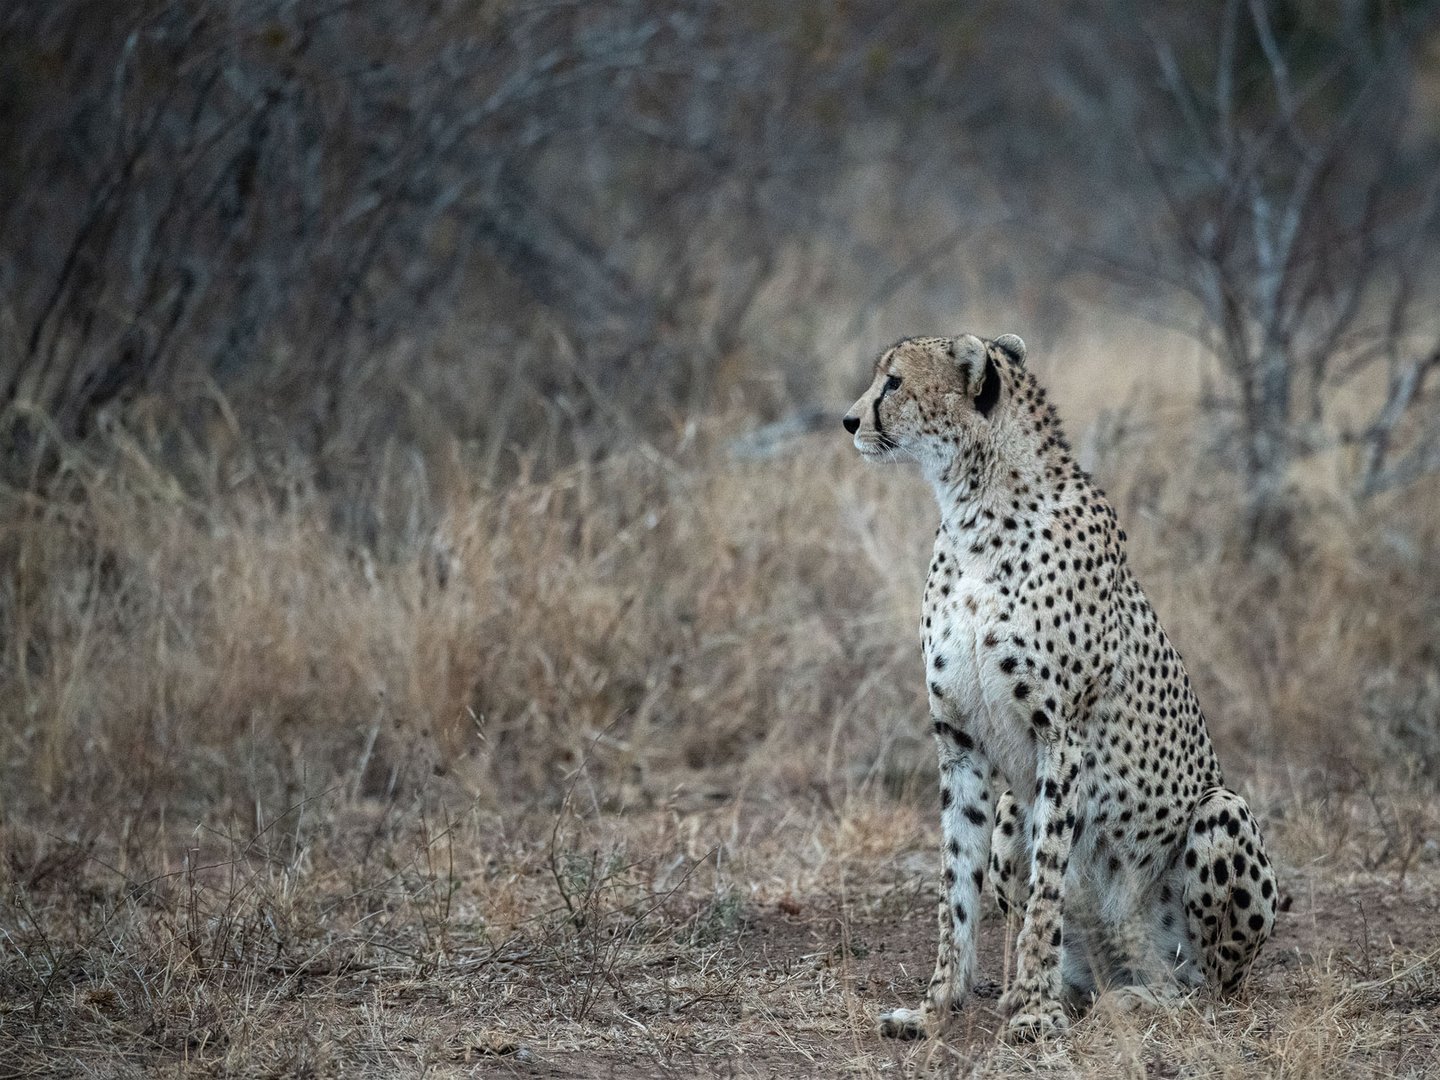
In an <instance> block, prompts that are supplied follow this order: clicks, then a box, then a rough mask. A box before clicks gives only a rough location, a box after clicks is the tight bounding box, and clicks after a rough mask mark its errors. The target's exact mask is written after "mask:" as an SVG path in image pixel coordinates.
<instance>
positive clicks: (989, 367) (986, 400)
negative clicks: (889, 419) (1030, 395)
mask: <svg viewBox="0 0 1440 1080" xmlns="http://www.w3.org/2000/svg"><path fill="white" fill-rule="evenodd" d="M999 400H1000V369H999V368H997V367H996V366H995V361H994V360H993V359H991V358H990V357H989V356H986V357H985V382H984V383H982V384H981V386H980V393H979V394H977V395H976V397H975V408H976V409H977V410H978V411H979V413H980V415H981V416H989V415H990V410H992V409H993V408H995V403H996V402H997V401H999ZM876 415H877V416H878V415H879V413H878V412H877V413H876Z"/></svg>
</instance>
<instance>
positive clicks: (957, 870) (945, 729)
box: [880, 720, 995, 1039]
mask: <svg viewBox="0 0 1440 1080" xmlns="http://www.w3.org/2000/svg"><path fill="white" fill-rule="evenodd" d="M935 744H936V746H937V748H938V750H939V754H940V831H941V834H942V857H941V864H942V865H943V867H944V870H943V884H942V886H941V889H940V909H939V922H940V947H939V953H938V955H937V957H936V959H935V974H934V975H932V976H931V978H930V985H929V987H928V988H927V989H926V991H925V1002H924V1004H923V1005H922V1006H921V1007H920V1008H919V1009H894V1010H892V1011H890V1012H887V1013H885V1014H883V1015H882V1016H881V1017H880V1033H881V1034H882V1035H886V1036H888V1037H890V1038H897V1039H917V1038H920V1037H922V1036H925V1035H935V1034H937V1033H938V1032H939V1031H940V1028H941V1026H942V1025H943V1024H944V1022H945V1018H946V1017H947V1016H948V1015H949V1012H950V1009H951V1007H952V1006H954V1005H957V1004H958V1003H959V1002H960V1001H961V999H963V998H964V996H965V994H966V993H967V992H968V991H969V989H970V984H971V982H972V981H973V980H974V977H975V935H976V929H977V925H978V923H979V921H980V890H981V888H982V887H983V886H984V884H985V864H986V862H987V861H988V860H989V858H990V834H991V831H992V829H993V828H994V823H995V817H994V813H995V811H994V804H993V802H992V792H991V789H990V763H989V761H988V760H987V759H986V757H985V755H984V753H983V752H982V751H981V750H980V749H979V748H978V747H976V746H975V744H974V742H973V741H972V740H971V739H970V737H969V736H968V735H966V734H965V732H964V731H962V730H961V729H960V728H959V727H957V726H955V725H954V724H951V723H948V722H947V721H944V720H936V721H935Z"/></svg>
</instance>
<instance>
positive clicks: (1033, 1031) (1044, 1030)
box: [1001, 995, 1070, 1042]
mask: <svg viewBox="0 0 1440 1080" xmlns="http://www.w3.org/2000/svg"><path fill="white" fill-rule="evenodd" d="M1007 996H1008V995H1007ZM1001 1011H1002V1012H1005V1013H1008V1014H1009V1016H1010V1022H1009V1024H1008V1025H1007V1026H1006V1031H1005V1037H1006V1038H1007V1039H1009V1040H1010V1041H1011V1042H1038V1041H1041V1040H1045V1039H1058V1038H1060V1037H1061V1036H1062V1035H1064V1034H1065V1033H1066V1032H1067V1031H1069V1030H1070V1018H1069V1017H1068V1016H1066V1015H1065V1010H1064V1008H1063V1007H1062V1006H1061V1005H1060V1003H1059V1002H1058V1001H1026V1002H1016V1001H1014V1000H1011V1001H1008V1002H1007V1001H1005V1000H1003V999H1002V1001H1001Z"/></svg>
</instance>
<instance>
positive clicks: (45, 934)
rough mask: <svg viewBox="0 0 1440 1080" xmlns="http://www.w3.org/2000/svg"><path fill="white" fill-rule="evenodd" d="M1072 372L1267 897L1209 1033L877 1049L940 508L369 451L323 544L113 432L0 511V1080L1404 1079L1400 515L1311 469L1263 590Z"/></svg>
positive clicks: (913, 951)
mask: <svg viewBox="0 0 1440 1080" xmlns="http://www.w3.org/2000/svg"><path fill="white" fill-rule="evenodd" d="M1085 370H1086V369H1084V368H1081V369H1080V370H1078V371H1075V372H1065V373H1063V374H1061V375H1059V376H1057V378H1056V379H1054V380H1052V381H1053V382H1055V383H1056V384H1057V390H1059V392H1060V397H1061V400H1062V404H1063V403H1065V402H1067V401H1068V402H1069V403H1070V404H1071V406H1072V408H1071V409H1070V410H1068V411H1069V413H1070V415H1071V418H1072V425H1071V426H1072V429H1073V430H1074V431H1075V433H1076V434H1077V435H1081V436H1082V437H1081V438H1080V439H1079V441H1080V442H1081V443H1082V445H1084V446H1085V447H1086V452H1087V454H1089V455H1090V456H1091V457H1092V459H1093V463H1094V466H1095V469H1096V471H1097V473H1098V475H1099V476H1100V478H1101V480H1102V482H1104V483H1105V484H1106V486H1107V487H1108V488H1109V489H1110V492H1111V495H1112V498H1113V499H1114V501H1115V502H1116V504H1117V506H1118V508H1119V509H1120V511H1121V515H1122V518H1123V519H1124V520H1125V522H1126V524H1127V527H1128V529H1129V532H1130V535H1131V541H1132V544H1131V547H1132V558H1133V560H1134V562H1135V563H1136V565H1137V567H1138V570H1139V573H1140V576H1141V578H1142V580H1143V581H1145V582H1146V584H1147V586H1148V588H1149V590H1150V592H1151V595H1152V598H1153V599H1154V600H1155V602H1156V604H1157V607H1158V608H1159V610H1160V612H1161V614H1162V617H1163V618H1164V619H1165V622H1166V625H1167V627H1168V628H1169V629H1170V631H1171V632H1172V634H1173V636H1174V637H1175V638H1176V639H1177V640H1178V642H1179V644H1180V645H1181V647H1182V650H1183V651H1184V652H1185V654H1186V656H1187V658H1188V659H1189V662H1190V666H1191V671H1192V675H1193V677H1194V679H1195V681H1196V683H1197V685H1198V687H1199V691H1200V696H1201V699H1202V701H1203V702H1204V703H1205V704H1206V705H1207V707H1208V710H1209V712H1210V714H1211V726H1212V730H1213V732H1214V734H1215V736H1216V739H1217V742H1218V743H1219V744H1220V749H1221V755H1222V758H1223V759H1224V760H1225V761H1226V763H1227V765H1228V767H1229V771H1230V772H1231V773H1232V775H1234V777H1235V778H1236V780H1237V781H1238V782H1239V784H1240V785H1241V786H1242V787H1243V788H1244V789H1245V790H1246V791H1247V792H1248V793H1250V794H1251V795H1252V796H1253V798H1252V801H1253V802H1254V803H1255V804H1256V806H1257V808H1258V809H1259V811H1260V812H1261V814H1262V816H1263V817H1264V818H1265V820H1266V821H1267V822H1268V825H1267V828H1268V830H1269V833H1270V835H1271V837H1272V844H1273V845H1274V846H1275V847H1276V848H1277V849H1278V853H1279V856H1280V861H1281V864H1282V867H1283V868H1284V871H1285V881H1284V885H1285V889H1286V892H1287V894H1288V895H1289V897H1290V899H1291V907H1290V911H1289V913H1288V915H1287V916H1286V917H1285V918H1284V919H1283V921H1282V924H1281V931H1280V937H1279V939H1278V940H1277V941H1276V943H1275V946H1274V948H1272V949H1270V950H1269V952H1268V953H1267V954H1266V960H1265V963H1264V965H1263V967H1262V970H1261V971H1260V972H1259V973H1258V976H1257V981H1256V990H1255V992H1253V993H1252V994H1251V995H1250V996H1249V997H1247V998H1244V999H1242V1000H1241V1001H1239V1002H1233V1003H1224V1004H1216V1003H1213V1002H1208V1001H1204V1000H1197V1001H1195V1002H1194V1003H1193V1004H1191V1005H1188V1006H1187V1007H1185V1008H1183V1009H1181V1010H1179V1011H1177V1012H1176V1013H1174V1014H1170V1015H1164V1016H1160V1017H1134V1016H1126V1017H1097V1018H1096V1019H1095V1020H1093V1021H1088V1022H1086V1023H1084V1024H1083V1025H1081V1026H1080V1027H1079V1028H1078V1029H1077V1031H1076V1033H1075V1034H1074V1036H1073V1037H1072V1038H1071V1039H1069V1040H1067V1041H1066V1042H1065V1043H1064V1044H1062V1045H1059V1046H1053V1047H1044V1048H1029V1049H1014V1048H1009V1047H1006V1046H1004V1045H1001V1044H999V1043H997V1042H996V1040H995V1039H994V1037H993V1032H994V1028H995V1024H994V1019H993V1016H992V1015H991V1014H990V1012H989V1011H988V1006H989V1005H991V1004H993V999H990V998H984V997H982V998H981V999H980V1000H979V1002H978V1004H977V1007H976V1008H974V1009H972V1010H970V1011H969V1012H968V1013H966V1014H965V1016H963V1017H962V1018H961V1019H960V1020H959V1021H957V1024H956V1029H955V1032H954V1035H953V1037H952V1038H951V1039H948V1040H947V1041H946V1042H945V1043H944V1044H943V1045H941V1044H936V1045H931V1046H895V1045H889V1044H885V1043H881V1042H880V1041H878V1040H877V1039H876V1038H875V1037H873V1035H872V1034H871V1031H870V1017H871V1016H872V1015H873V1013H874V1012H875V1011H876V1010H877V1009H878V1008H880V1007H885V1006H889V1005H892V1004H895V1003H898V1002H903V1001H908V1000H910V999H911V998H913V997H915V996H916V995H917V994H918V992H919V990H920V988H921V985H922V982H923V980H924V978H925V977H927V976H928V966H929V963H930V950H931V948H932V946H931V943H930V938H931V934H932V932H933V931H932V924H933V918H932V915H931V892H930V889H931V882H930V878H931V876H932V874H931V871H932V863H933V858H932V856H931V849H932V847H933V845H934V842H935V832H936V823H935V822H934V821H933V820H932V819H933V813H932V810H931V805H932V799H931V788H932V781H931V777H930V770H931V768H932V765H931V762H930V754H931V750H930V747H929V743H928V736H927V735H926V732H925V725H924V723H923V710H924V703H923V695H922V694H921V692H920V691H921V680H920V673H919V670H918V652H917V649H916V647H915V642H914V630H913V622H914V607H915V603H916V597H917V594H918V591H919V585H920V580H921V576H922V574H923V568H924V565H925V552H926V550H927V548H928V544H929V536H930V530H931V528H932V527H933V524H932V523H933V511H932V510H931V508H930V502H929V495H928V493H927V492H926V491H925V490H923V488H922V487H921V486H920V482H919V481H918V479H916V478H915V477H914V476H912V475H909V474H908V473H905V472H902V471H884V470H875V469H865V468H863V467H862V466H861V465H860V463H859V462H857V461H855V460H854V459H853V457H852V455H851V454H850V453H849V452H848V449H847V448H846V447H845V446H844V445H843V443H842V440H840V439H839V438H834V439H832V438H828V437H824V436H815V437H812V438H810V439H807V440H802V441H799V442H797V443H795V444H793V445H792V446H791V447H789V448H788V449H787V450H786V451H785V452H784V453H781V454H779V455H777V456H775V457H772V458H768V459H764V460H759V461H738V460H733V459H731V458H730V457H729V456H728V455H727V453H726V452H725V441H726V439H727V438H728V437H729V436H730V435H731V434H733V432H734V425H733V424H732V423H727V422H722V421H719V420H716V421H712V422H706V423H698V422H697V423H696V424H695V425H692V427H691V428H689V429H687V430H685V431H682V432H679V433H677V435H676V437H675V438H674V439H673V440H672V441H670V442H669V443H668V444H667V445H666V446H665V447H664V448H663V449H657V448H655V447H648V446H647V447H642V448H637V449H636V450H634V451H633V452H632V453H629V454H626V455H624V456H619V457H611V458H607V459H605V460H603V461H600V462H598V463H589V464H583V465H576V466H572V467H570V468H567V469H564V470H561V471H559V472H556V473H553V474H550V475H548V476H545V477H543V478H529V477H527V476H526V475H524V470H523V468H522V476H521V478H520V479H519V480H517V481H516V482H514V483H513V484H507V485H506V486H505V487H503V488H501V489H485V488H482V487H480V486H477V485H476V483H475V482H473V481H472V480H471V479H470V476H471V475H472V474H474V472H475V470H474V469H473V468H472V465H473V461H472V460H471V458H470V457H469V456H468V455H467V452H466V451H465V450H464V449H463V448H459V447H449V448H447V447H441V448H439V449H436V450H435V451H434V452H433V453H430V454H429V455H428V456H426V457H424V458H423V459H421V460H419V461H411V460H408V459H402V458H401V457H399V456H398V455H397V457H396V458H395V459H394V460H391V459H389V458H387V459H385V461H384V462H383V463H382V465H381V466H380V467H379V468H378V477H379V479H377V481H376V486H375V489H374V494H373V498H372V500H371V502H370V503H369V505H368V506H367V508H366V509H367V515H368V516H367V517H366V521H367V522H368V524H367V525H366V527H365V528H363V529H356V528H350V527H337V524H336V522H337V520H344V521H346V522H350V521H354V520H356V516H355V515H354V514H353V513H348V512H339V511H337V508H336V506H335V504H334V501H333V500H332V499H329V498H326V497H323V496H322V495H321V494H319V493H317V492H316V491H314V490H313V489H312V488H310V487H309V486H307V485H305V484H288V485H278V484H276V483H275V482H274V480H273V478H274V475H275V472H274V470H273V469H268V468H262V467H261V466H260V464H259V463H258V462H257V461H256V460H255V457H254V455H247V454H246V453H243V452H239V451H236V452H233V453H231V454H230V455H229V456H227V457H223V458H221V457H216V456H213V455H212V456H208V457H207V456H205V455H199V456H197V457H196V458H195V460H194V461H190V462H188V463H187V464H185V465H184V466H183V467H181V466H176V465H174V464H170V465H162V464H161V462H162V461H170V462H173V461H174V460H175V455H174V454H167V455H163V456H162V455H161V454H160V453H159V452H158V451H157V450H155V449H154V448H153V447H151V446H149V445H148V444H145V443H140V442H134V441H123V440H120V439H119V438H117V439H116V440H115V441H114V443H113V445H112V446H110V447H108V448H107V450H106V452H105V453H104V455H103V457H94V458H85V457H81V456H79V454H78V452H77V454H76V456H75V457H74V458H73V460H72V461H71V463H70V466H69V471H68V473H67V477H68V479H67V482H66V484H65V485H63V486H61V487H60V488H58V489H57V490H56V492H55V493H54V494H53V495H52V496H50V497H49V498H48V499H46V500H40V499H38V498H36V497H34V496H31V495H19V494H14V493H11V494H9V495H6V496H5V499H6V505H5V508H4V511H3V515H0V520H3V522H4V525H3V526H0V564H3V567H4V577H3V579H0V640H3V648H4V655H3V659H0V679H3V683H4V694H3V696H0V716H3V722H0V768H3V783H4V796H5V797H4V810H3V812H4V818H3V821H0V856H3V862H0V865H3V867H4V870H3V873H4V874H5V889H4V894H3V905H0V1063H3V1064H0V1074H3V1075H17V1076H19V1075H39V1074H46V1075H54V1074H56V1073H69V1074H74V1075H155V1074H157V1073H158V1074H164V1073H187V1074H188V1073H196V1074H216V1075H220V1074H224V1075H277V1076H278V1075H317V1076H321V1075H324V1076H329V1075H336V1076H338V1075H347V1076H348V1075H357V1074H364V1073H374V1074H390V1073H396V1072H399V1073H414V1074H421V1073H424V1074H427V1075H450V1074H452V1073H453V1074H460V1073H467V1074H468V1073H471V1072H474V1071H475V1070H476V1069H477V1068H478V1069H479V1070H480V1071H482V1072H485V1071H490V1070H494V1071H506V1070H510V1071H514V1072H515V1073H517V1074H521V1075H549V1076H570V1075H634V1074H640V1075H650V1074H665V1073H672V1072H673V1073H678V1074H682V1075H684V1074H694V1073H718V1074H725V1075H757V1076H764V1075H776V1076H788V1075H796V1074H811V1073H813V1074H820V1075H835V1074H837V1073H855V1074H859V1075H868V1074H872V1073H886V1074H896V1075H898V1074H904V1073H906V1072H907V1071H909V1070H912V1069H914V1068H918V1067H921V1066H922V1065H925V1064H927V1063H928V1064H930V1065H933V1066H935V1067H936V1068H938V1069H942V1070H948V1071H951V1072H954V1073H956V1074H964V1075H976V1076H991V1075H1015V1074H1020V1073H1029V1072H1039V1073H1043V1074H1046V1075H1057V1076H1117V1075H1135V1076H1167V1077H1168V1076H1182V1075H1183V1076H1211V1075H1215V1076H1250V1075H1266V1076H1294V1077H1306V1076H1316V1075H1362V1076H1368V1075H1386V1076H1422V1075H1427V1073H1431V1072H1433V1071H1434V1069H1435V1068H1436V1066H1435V1062H1436V1060H1437V1055H1440V967H1437V957H1436V952H1435V950H1436V948H1437V945H1440V940H1437V936H1436V933H1435V926H1436V925H1440V840H1437V838H1440V814H1437V811H1436V809H1435V805H1434V802H1433V798H1432V796H1433V792H1434V777H1435V775H1436V769H1437V763H1440V718H1437V710H1440V678H1437V676H1436V670H1437V659H1440V658H1437V656H1436V648H1437V646H1436V644H1435V636H1434V627H1435V625H1436V621H1437V616H1440V582H1437V580H1436V579H1435V577H1434V574H1433V567H1434V566H1435V565H1437V560H1440V515H1437V513H1436V502H1437V499H1436V489H1435V488H1434V487H1433V486H1432V487H1430V488H1427V489H1425V490H1422V491H1415V492H1411V493H1410V494H1409V495H1408V496H1407V497H1406V498H1404V499H1403V500H1397V501H1395V502H1393V503H1387V504H1382V505H1377V506H1374V507H1373V508H1372V512H1371V513H1369V514H1367V515H1364V516H1362V515H1357V514H1355V513H1354V512H1353V511H1350V510H1347V509H1345V508H1344V507H1343V505H1342V504H1340V503H1338V502H1331V501H1329V500H1327V498H1326V496H1325V493H1326V491H1327V490H1333V485H1331V486H1329V487H1327V484H1326V482H1325V481H1324V479H1323V476H1322V477H1321V478H1320V479H1317V481H1316V483H1315V491H1314V499H1313V502H1314V504H1315V509H1314V513H1313V515H1312V518H1311V520H1310V523H1309V526H1308V531H1307V532H1306V534H1305V543H1306V545H1307V552H1306V556H1305V558H1304V560H1303V561H1302V562H1300V563H1299V564H1298V565H1284V564H1279V563H1274V562H1272V561H1269V560H1266V559H1264V558H1258V559H1255V558H1247V555H1248V554H1250V553H1247V552H1245V551H1243V550H1242V547H1241V541H1240V539H1239V537H1240V533H1239V531H1238V529H1237V526H1236V513H1235V509H1234V508H1235V505H1236V502H1237V500H1236V499H1235V494H1236V493H1235V492H1234V491H1233V489H1232V488H1231V486H1230V481H1229V480H1228V479H1227V474H1226V473H1225V472H1224V471H1223V470H1222V469H1220V468H1218V467H1217V465H1216V462H1215V460H1214V459H1213V458H1212V457H1211V456H1209V455H1208V454H1207V453H1206V452H1205V451H1204V449H1203V448H1204V442H1203V440H1202V439H1200V438H1199V437H1198V434H1197V433H1196V432H1195V431H1194V430H1193V428H1194V418H1193V416H1192V415H1191V414H1190V412H1189V411H1188V410H1186V409H1184V408H1182V407H1180V406H1177V405H1176V404H1175V403H1174V402H1173V401H1172V400H1168V399H1165V398H1163V397H1159V396H1156V395H1155V394H1153V393H1147V394H1144V395H1142V396H1140V397H1138V398H1135V399H1134V401H1135V404H1134V407H1133V408H1132V409H1131V410H1130V411H1129V413H1128V417H1127V416H1125V415H1118V416H1117V414H1116V413H1115V411H1114V410H1113V408H1112V410H1111V411H1110V412H1109V413H1108V414H1106V415H1104V416H1102V415H1100V413H1099V405H1100V404H1101V403H1105V404H1112V405H1113V403H1114V402H1116V401H1122V400H1127V395H1126V394H1125V393H1124V392H1121V391H1119V390H1118V389H1117V388H1116V387H1113V386H1112V387H1110V388H1109V392H1107V393H1100V394H1095V395H1094V396H1093V397H1091V396H1087V395H1090V394H1094V380H1090V381H1088V382H1087V380H1086V376H1085ZM1088 370H1090V371H1092V372H1093V370H1094V369H1093V368H1090V369H1088ZM1082 390H1083V391H1085V392H1082ZM257 477H266V478H267V479H266V481H265V482H264V483H262V482H261V481H260V480H259V479H257ZM344 509H345V508H341V510H342V511H343V510H344ZM1005 936H1006V935H1005V928H1004V927H1003V926H1001V925H1000V924H999V923H992V924H991V925H989V926H987V927H986V938H987V951H986V952H985V954H984V961H983V964H984V968H983V975H984V976H985V977H986V978H987V979H989V980H992V981H994V982H998V981H1001V980H1003V977H1004V959H1005V952H1004V948H1003V946H1004V941H1005ZM987 989H988V991H990V992H993V990H994V987H993V986H990V987H988V988H987Z"/></svg>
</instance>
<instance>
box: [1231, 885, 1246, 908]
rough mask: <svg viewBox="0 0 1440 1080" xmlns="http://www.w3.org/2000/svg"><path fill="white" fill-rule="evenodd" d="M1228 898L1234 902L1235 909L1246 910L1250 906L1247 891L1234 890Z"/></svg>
mask: <svg viewBox="0 0 1440 1080" xmlns="http://www.w3.org/2000/svg"><path fill="white" fill-rule="evenodd" d="M1230 896H1231V898H1232V899H1233V900H1234V901H1235V906H1236V907H1238V908H1247V907H1249V906H1250V893H1249V891H1248V890H1246V889H1236V890H1235V891H1234V892H1233V893H1231V894H1230Z"/></svg>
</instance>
